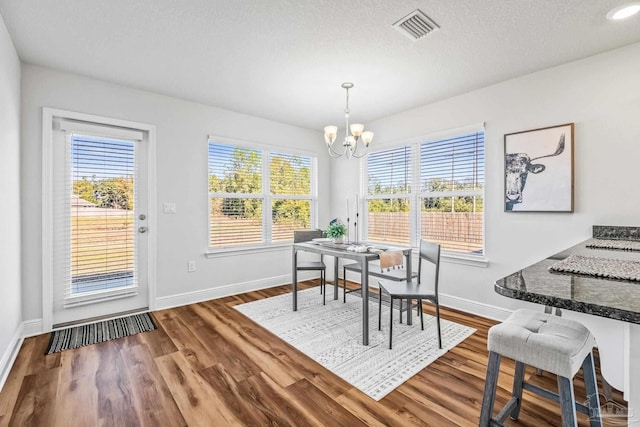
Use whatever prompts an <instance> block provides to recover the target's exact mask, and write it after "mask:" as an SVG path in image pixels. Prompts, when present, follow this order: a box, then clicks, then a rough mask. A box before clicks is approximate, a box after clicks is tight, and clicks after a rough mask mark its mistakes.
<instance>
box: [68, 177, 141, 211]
mask: <svg viewBox="0 0 640 427" xmlns="http://www.w3.org/2000/svg"><path fill="white" fill-rule="evenodd" d="M73 194H77V195H78V196H80V197H81V198H82V199H84V200H86V201H88V202H91V203H95V204H96V206H97V207H100V208H111V209H126V210H131V209H133V177H119V178H105V179H96V178H95V176H94V177H92V178H91V179H87V178H86V177H83V178H82V179H81V180H76V181H73Z"/></svg>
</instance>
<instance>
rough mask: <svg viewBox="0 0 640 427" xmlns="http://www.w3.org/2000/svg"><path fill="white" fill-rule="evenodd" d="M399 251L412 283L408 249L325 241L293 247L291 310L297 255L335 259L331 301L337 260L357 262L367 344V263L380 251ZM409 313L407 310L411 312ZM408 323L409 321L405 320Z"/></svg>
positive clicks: (295, 295) (295, 293)
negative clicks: (300, 252)
mask: <svg viewBox="0 0 640 427" xmlns="http://www.w3.org/2000/svg"><path fill="white" fill-rule="evenodd" d="M390 250H399V251H402V253H403V255H404V258H405V263H404V264H405V265H404V268H405V270H406V273H407V281H411V248H410V247H397V246H384V245H380V244H371V245H369V244H360V245H352V244H348V243H335V242H327V241H309V242H300V243H294V244H293V265H292V269H291V275H292V280H291V287H292V294H293V311H297V310H298V271H297V269H296V265H297V263H298V252H299V251H304V252H312V253H316V254H321V255H325V256H331V257H333V258H334V260H335V262H334V263H333V267H334V268H333V270H334V271H333V299H334V300H337V299H338V288H339V285H338V280H339V278H338V271H339V265H338V264H339V260H340V259H349V260H354V261H357V262H358V263H360V268H361V273H360V283H361V285H362V344H363V345H369V262H371V261H374V260H377V259H379V258H380V252H382V251H390ZM410 311H411V310H409V312H410ZM407 321H408V322H409V318H408V319H407Z"/></svg>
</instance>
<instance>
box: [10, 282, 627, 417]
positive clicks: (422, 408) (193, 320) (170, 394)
mask: <svg viewBox="0 0 640 427" xmlns="http://www.w3.org/2000/svg"><path fill="white" fill-rule="evenodd" d="M315 285H317V281H309V282H305V283H302V284H300V288H302V289H304V288H307V287H310V286H315ZM328 290H329V293H330V295H332V292H333V289H331V288H330V287H329V289H328ZM287 292H290V286H280V287H277V288H272V289H266V290H261V291H256V292H249V293H246V294H242V295H236V296H232V297H228V298H222V299H218V300H212V301H206V302H203V303H199V304H191V305H189V306H185V307H178V308H173V309H168V310H161V311H158V312H155V313H153V317H154V319H155V320H156V323H157V325H158V329H157V330H155V331H151V332H146V333H142V334H138V335H134V336H130V337H126V338H122V339H120V340H114V341H109V342H105V343H101V344H96V345H92V346H88V347H83V348H79V349H75V350H69V351H65V352H62V353H56V354H53V355H49V356H45V355H44V351H45V349H46V346H47V343H48V340H49V334H45V335H40V336H37V337H32V338H27V339H26V340H25V341H24V344H23V345H22V348H21V350H20V353H19V356H18V359H17V361H16V363H15V364H14V366H13V368H12V370H11V372H10V374H9V377H8V380H7V382H6V384H5V386H4V388H3V390H2V391H1V392H0V427H1V426H94V425H100V426H186V425H188V426H225V425H247V426H265V425H273V426H359V425H363V426H364V425H368V426H394V425H415V426H473V425H477V424H478V417H479V413H480V405H481V402H482V392H483V387H484V378H485V370H486V364H487V350H486V346H487V331H488V329H489V328H490V327H491V326H492V325H494V324H495V322H494V321H491V320H488V319H485V318H482V317H478V316H474V315H470V314H466V313H462V312H459V311H455V310H450V309H446V308H443V309H442V310H441V312H442V317H443V318H445V319H448V320H452V321H454V322H458V323H461V324H465V325H468V326H471V327H473V328H476V329H477V332H476V333H475V334H473V335H472V336H471V337H469V338H468V339H466V340H465V341H464V342H462V343H461V344H460V345H458V346H457V347H455V348H454V349H452V350H450V351H449V352H448V353H447V354H445V355H444V356H442V357H440V358H439V359H438V360H437V361H435V362H434V363H433V364H431V365H430V366H428V367H427V368H425V369H423V370H422V371H421V372H419V373H418V374H417V375H415V376H414V377H413V378H411V379H410V380H409V381H407V382H406V383H404V384H402V385H401V386H400V387H398V388H397V389H396V390H395V391H393V392H392V393H390V394H389V395H388V396H386V397H385V398H384V399H382V400H381V401H380V402H375V401H374V400H372V399H370V398H369V397H367V396H366V395H364V394H363V393H362V392H360V391H359V390H357V389H355V388H353V387H352V386H350V385H349V384H348V383H346V382H345V381H344V380H342V379H340V378H338V377H336V376H335V375H333V374H332V373H331V372H329V371H328V370H326V369H325V368H324V367H322V366H321V365H319V364H318V363H316V362H314V361H313V360H310V359H309V358H307V357H306V356H305V355H303V354H302V353H300V352H298V351H297V350H295V349H294V348H293V347H291V346H289V345H288V344H286V343H285V342H283V341H281V340H280V339H278V338H277V337H276V336H274V335H273V334H271V333H270V332H268V331H266V330H264V329H262V328H261V327H259V326H257V325H256V324H255V323H253V322H252V321H251V320H249V319H248V318H246V317H244V316H243V315H242V314H240V313H239V312H237V311H236V310H234V309H233V308H232V307H233V306H234V305H237V304H242V303H244V302H248V301H253V300H256V299H262V298H267V297H270V296H275V295H279V294H282V293H287ZM425 312H427V313H429V314H432V309H431V307H430V306H428V305H427V304H425ZM354 339H357V337H354ZM513 372H514V363H513V362H511V361H509V360H504V359H503V363H502V366H501V369H500V378H499V388H498V393H497V397H496V405H504V404H505V403H506V402H507V401H508V399H509V397H510V390H511V387H512V380H513ZM526 377H527V379H528V380H529V381H531V382H533V383H535V384H538V385H541V386H545V387H547V388H550V389H554V388H555V387H556V381H555V377H554V376H553V375H550V374H548V373H544V374H543V375H542V376H536V375H535V372H534V370H533V369H530V368H529V369H527V372H526ZM575 384H576V397H577V399H578V400H579V401H584V400H585V398H586V397H585V391H584V382H583V381H582V379H581V377H580V374H579V376H578V377H577V378H576V381H575ZM524 395H525V397H524V403H523V405H522V411H521V415H520V419H519V420H518V421H517V422H514V421H512V420H508V421H507V425H513V426H516V425H517V426H527V427H528V426H535V427H539V426H558V425H560V410H559V407H558V405H557V404H555V403H552V402H549V401H546V400H544V399H543V398H540V397H538V396H536V395H534V394H531V393H529V392H527V391H525V393H524ZM614 400H615V401H617V402H620V403H623V400H622V396H621V394H620V393H618V392H614ZM605 421H606V420H605ZM579 422H580V426H588V425H589V422H588V418H587V417H586V415H583V414H579ZM605 425H606V423H605Z"/></svg>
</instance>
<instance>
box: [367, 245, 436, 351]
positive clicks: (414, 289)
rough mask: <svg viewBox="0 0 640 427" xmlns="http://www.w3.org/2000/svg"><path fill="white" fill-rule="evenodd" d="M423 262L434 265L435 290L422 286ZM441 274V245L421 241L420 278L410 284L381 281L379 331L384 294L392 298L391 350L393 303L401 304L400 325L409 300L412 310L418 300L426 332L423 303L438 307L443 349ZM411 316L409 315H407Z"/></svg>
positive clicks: (408, 305) (390, 346) (391, 318)
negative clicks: (404, 302) (440, 301)
mask: <svg viewBox="0 0 640 427" xmlns="http://www.w3.org/2000/svg"><path fill="white" fill-rule="evenodd" d="M423 262H428V263H430V264H433V267H434V272H435V274H434V277H433V290H430V289H428V288H427V286H426V285H423V284H421V279H422V267H423ZM439 273H440V245H439V244H437V243H432V242H429V241H426V240H421V241H420V258H419V259H418V278H417V280H416V281H413V280H411V281H410V282H407V281H406V280H405V281H402V282H398V281H393V280H380V281H378V286H379V292H378V330H381V329H382V294H383V293H385V294H387V295H389V298H390V304H389V306H390V313H391V315H390V318H389V320H390V321H389V349H391V348H392V339H393V301H394V300H396V299H397V300H399V302H400V323H402V301H403V300H407V307H408V309H409V310H410V309H411V302H412V301H413V300H418V308H419V310H420V324H421V326H422V330H424V313H423V311H422V301H423V300H427V301H429V302H431V303H433V305H435V306H436V322H437V326H438V348H440V349H441V348H442V332H441V330H440V304H439V303H438V276H439ZM407 315H409V314H407Z"/></svg>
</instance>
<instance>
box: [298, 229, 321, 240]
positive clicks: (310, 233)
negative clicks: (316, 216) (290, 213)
mask: <svg viewBox="0 0 640 427" xmlns="http://www.w3.org/2000/svg"><path fill="white" fill-rule="evenodd" d="M322 233H323V232H322V230H294V232H293V243H302V242H308V241H310V240H313V239H318V238H320V237H322Z"/></svg>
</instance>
